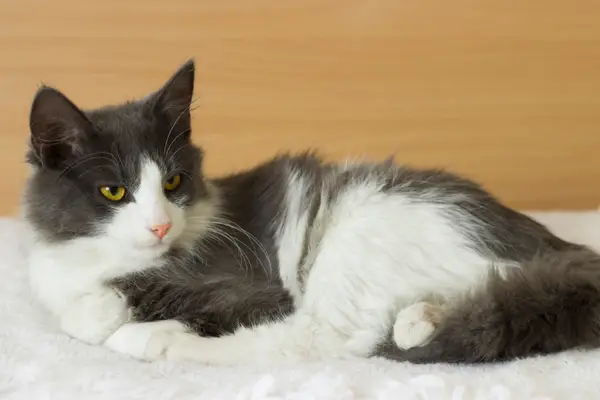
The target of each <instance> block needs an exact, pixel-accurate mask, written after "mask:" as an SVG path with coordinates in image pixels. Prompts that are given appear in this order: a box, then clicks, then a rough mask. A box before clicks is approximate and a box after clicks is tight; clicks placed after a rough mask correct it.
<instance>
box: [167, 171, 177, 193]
mask: <svg viewBox="0 0 600 400" xmlns="http://www.w3.org/2000/svg"><path fill="white" fill-rule="evenodd" d="M180 184H181V175H179V174H177V175H173V176H172V177H170V178H169V179H167V180H166V181H165V190H166V191H167V192H170V191H171V190H175V189H177V186H179V185H180Z"/></svg>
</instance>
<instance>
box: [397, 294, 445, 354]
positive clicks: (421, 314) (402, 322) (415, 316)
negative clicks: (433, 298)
mask: <svg viewBox="0 0 600 400" xmlns="http://www.w3.org/2000/svg"><path fill="white" fill-rule="evenodd" d="M427 307H429V304H428V303H424V302H420V303H416V304H412V305H410V306H408V307H406V308H404V309H402V310H401V311H400V312H399V313H398V316H397V317H396V322H395V323H394V332H393V337H394V342H395V343H396V345H397V346H398V347H399V348H401V349H404V350H406V349H410V348H413V347H419V346H423V345H425V344H427V343H428V342H429V339H430V338H431V335H432V334H433V333H434V331H435V325H434V324H433V322H432V321H430V320H429V318H428V317H427Z"/></svg>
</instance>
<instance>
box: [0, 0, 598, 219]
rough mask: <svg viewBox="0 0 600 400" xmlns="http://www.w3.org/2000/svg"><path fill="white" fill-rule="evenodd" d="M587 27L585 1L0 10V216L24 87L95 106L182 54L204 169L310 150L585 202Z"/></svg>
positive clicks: (199, 0)
mask: <svg viewBox="0 0 600 400" xmlns="http://www.w3.org/2000/svg"><path fill="white" fill-rule="evenodd" d="M92 3H93V4H95V5H94V6H92V5H91V4H92ZM599 15H600V2H598V1H597V0H589V1H588V0H574V1H572V2H566V1H564V0H486V1H480V0H454V1H445V0H437V1H433V0H401V1H400V0H373V1H370V0H369V1H365V0H319V1H316V0H315V1H311V0H294V1H281V0H222V1H214V0H206V1H204V0H189V1H170V2H169V1H164V0H161V1H149V0H127V1H122V0H104V1H102V2H99V1H98V2H85V1H78V0H54V1H45V0H44V1H41V0H37V1H32V0H19V1H16V0H4V1H2V2H1V3H0V110H1V111H2V114H1V116H0V120H1V129H2V133H1V135H0V140H1V142H0V163H1V164H0V167H1V169H2V174H3V190H2V196H1V197H0V213H9V212H12V211H13V210H14V208H15V206H16V204H17V200H18V197H19V192H20V190H21V186H22V182H23V178H24V176H25V172H26V168H25V166H24V165H23V163H22V158H23V149H24V143H25V141H26V137H27V134H28V129H27V118H28V108H29V103H30V101H31V98H32V95H33V93H34V92H35V90H36V85H37V84H39V83H40V82H41V81H44V82H46V83H48V84H53V85H56V86H58V87H59V88H61V89H62V90H63V91H64V92H65V93H66V94H67V95H69V96H70V97H71V98H72V99H73V100H74V101H76V102H78V103H79V104H80V105H82V106H97V105H101V104H103V103H106V102H115V101H120V100H123V99H126V98H130V97H134V96H141V95H144V94H145V93H147V92H148V91H150V90H153V89H155V88H157V87H158V86H159V85H160V84H161V83H162V82H163V80H164V79H166V78H167V76H168V75H169V74H170V73H171V72H173V71H174V69H175V68H176V67H177V66H178V64H179V63H180V62H183V61H184V60H185V59H186V58H188V57H189V56H195V57H196V60H197V63H198V78H197V88H198V92H197V93H198V96H199V101H198V103H197V104H198V106H199V107H198V109H197V110H196V111H195V114H194V118H195V120H194V128H195V133H194V136H195V140H197V141H198V142H200V143H202V144H204V145H205V146H206V148H207V151H208V160H207V163H208V164H207V169H208V171H209V172H210V173H222V172H225V171H229V170H232V169H237V168H242V167H246V166H249V165H252V163H255V162H258V161H259V160H262V159H264V158H265V157H268V156H270V155H272V154H273V153H274V152H276V151H278V150H284V149H301V148H305V147H309V146H312V147H317V148H320V149H321V150H322V151H323V152H324V153H325V154H326V155H328V156H330V157H334V158H341V157H344V156H347V155H351V156H359V155H367V156H371V157H376V158H382V157H385V156H387V155H389V154H391V153H393V154H395V155H396V157H397V159H399V160H402V161H406V162H410V163H413V164H417V165H427V166H432V165H435V166H446V167H449V168H452V169H453V170H456V171H459V172H462V173H466V174H468V175H470V176H471V177H474V178H476V179H477V180H479V181H481V182H483V183H484V184H485V185H486V186H487V187H489V188H490V189H492V190H493V191H494V192H495V193H496V194H498V195H499V196H500V197H502V198H503V199H505V200H506V201H508V202H509V203H510V204H512V205H514V206H518V207H528V208H532V207H537V208H550V207H560V208H582V207H591V206H595V205H597V204H599V203H600V184H598V181H599V179H598V178H599V177H600V154H599V153H600V23H599V18H600V17H599Z"/></svg>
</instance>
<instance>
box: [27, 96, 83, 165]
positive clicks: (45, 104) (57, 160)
mask: <svg viewBox="0 0 600 400" xmlns="http://www.w3.org/2000/svg"><path fill="white" fill-rule="evenodd" d="M29 127H30V129H31V139H30V144H31V151H32V152H33V153H34V154H35V158H36V159H37V160H38V161H39V162H40V164H41V165H43V166H46V167H49V168H53V167H58V166H60V165H62V164H64V163H65V162H69V161H70V160H72V159H73V158H74V157H77V156H78V155H80V154H81V152H82V148H81V145H82V141H83V138H84V136H85V135H87V134H89V133H91V132H92V131H93V126H92V123H91V122H90V121H89V119H88V118H87V117H86V116H85V114H84V113H83V111H81V110H80V109H79V108H78V107H77V106H76V105H75V104H73V103H72V102H71V101H70V100H69V99H68V98H67V97H66V96H65V95H63V94H62V93H61V92H59V91H58V90H56V89H54V88H51V87H47V86H44V87H42V88H40V89H39V90H38V92H37V93H36V95H35V99H34V100H33V104H32V105H31V112H30V116H29Z"/></svg>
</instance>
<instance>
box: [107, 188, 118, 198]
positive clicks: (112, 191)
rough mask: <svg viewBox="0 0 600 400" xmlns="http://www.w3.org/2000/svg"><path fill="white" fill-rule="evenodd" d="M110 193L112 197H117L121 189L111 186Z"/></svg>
mask: <svg viewBox="0 0 600 400" xmlns="http://www.w3.org/2000/svg"><path fill="white" fill-rule="evenodd" d="M108 191H109V192H110V194H111V195H113V196H116V195H117V194H118V193H119V188H118V187H116V186H109V188H108Z"/></svg>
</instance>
